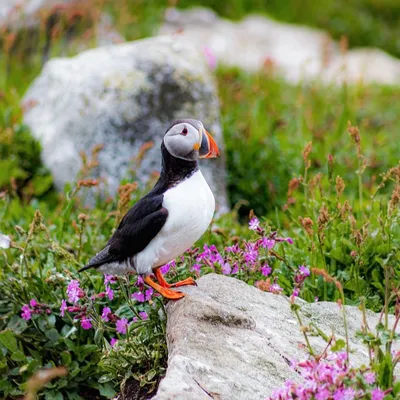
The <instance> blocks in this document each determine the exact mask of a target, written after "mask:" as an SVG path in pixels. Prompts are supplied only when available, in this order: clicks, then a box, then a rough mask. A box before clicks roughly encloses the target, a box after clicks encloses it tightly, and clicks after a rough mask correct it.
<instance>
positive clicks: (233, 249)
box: [225, 243, 240, 254]
mask: <svg viewBox="0 0 400 400" xmlns="http://www.w3.org/2000/svg"><path fill="white" fill-rule="evenodd" d="M225 250H226V251H227V252H228V253H233V254H237V253H239V252H240V248H239V245H238V244H237V243H236V244H234V245H233V246H228V247H226V248H225Z"/></svg>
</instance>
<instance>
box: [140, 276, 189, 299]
mask: <svg viewBox="0 0 400 400" xmlns="http://www.w3.org/2000/svg"><path fill="white" fill-rule="evenodd" d="M143 280H144V281H145V282H146V283H147V284H148V285H149V286H151V287H152V288H153V289H155V290H156V291H157V292H158V293H160V294H161V295H162V296H163V297H165V298H166V299H170V300H179V299H181V298H182V297H184V296H185V294H184V293H182V292H175V291H174V290H171V289H168V288H165V287H162V286H161V285H159V284H158V283H156V282H154V281H153V280H152V279H151V278H150V277H149V276H146V277H145V278H144V279H143Z"/></svg>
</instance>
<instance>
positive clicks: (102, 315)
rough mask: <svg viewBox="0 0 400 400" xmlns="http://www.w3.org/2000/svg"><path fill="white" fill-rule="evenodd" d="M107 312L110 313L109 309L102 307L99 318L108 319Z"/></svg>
mask: <svg viewBox="0 0 400 400" xmlns="http://www.w3.org/2000/svg"><path fill="white" fill-rule="evenodd" d="M109 314H111V309H110V308H109V307H104V308H103V312H102V313H101V319H102V320H103V321H104V322H108V321H110V318H108V316H109Z"/></svg>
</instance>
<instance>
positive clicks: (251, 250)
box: [244, 243, 258, 264]
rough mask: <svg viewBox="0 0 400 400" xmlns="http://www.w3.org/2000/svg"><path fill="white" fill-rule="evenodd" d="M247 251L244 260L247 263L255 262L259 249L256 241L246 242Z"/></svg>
mask: <svg viewBox="0 0 400 400" xmlns="http://www.w3.org/2000/svg"><path fill="white" fill-rule="evenodd" d="M246 249H247V250H246V251H245V253H244V260H245V261H246V263H247V264H254V263H255V262H256V261H257V257H258V250H257V248H256V246H255V244H254V243H247V244H246Z"/></svg>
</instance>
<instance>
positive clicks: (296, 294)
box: [292, 288, 300, 297]
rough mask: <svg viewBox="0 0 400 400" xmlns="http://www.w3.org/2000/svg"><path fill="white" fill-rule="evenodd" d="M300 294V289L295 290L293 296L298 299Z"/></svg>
mask: <svg viewBox="0 0 400 400" xmlns="http://www.w3.org/2000/svg"><path fill="white" fill-rule="evenodd" d="M299 294H300V289H299V288H295V289H294V290H293V293H292V296H293V297H298V296H299Z"/></svg>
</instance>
